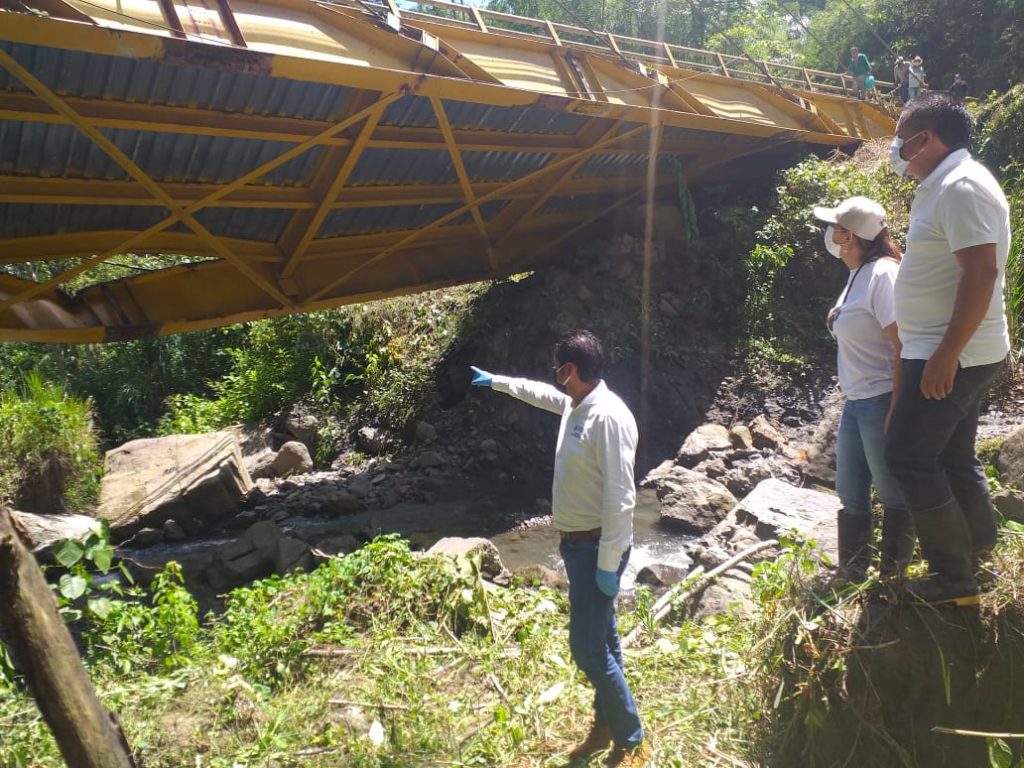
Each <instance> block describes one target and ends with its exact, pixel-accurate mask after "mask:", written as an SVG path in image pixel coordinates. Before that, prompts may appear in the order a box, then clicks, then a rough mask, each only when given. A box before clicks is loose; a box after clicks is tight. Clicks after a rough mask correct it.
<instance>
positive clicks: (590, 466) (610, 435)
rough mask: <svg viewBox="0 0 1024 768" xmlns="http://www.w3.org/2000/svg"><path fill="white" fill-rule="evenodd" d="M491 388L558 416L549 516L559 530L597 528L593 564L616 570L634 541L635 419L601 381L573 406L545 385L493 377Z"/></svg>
mask: <svg viewBox="0 0 1024 768" xmlns="http://www.w3.org/2000/svg"><path fill="white" fill-rule="evenodd" d="M491 388H492V389H494V390H496V391H498V392H505V393H507V394H510V395H512V396H513V397H515V398H518V399H519V400H522V401H524V402H527V403H529V404H530V405H534V406H536V407H538V408H543V409H544V410H546V411H551V412H552V413H557V414H558V415H560V416H561V417H562V424H561V426H560V427H559V429H558V443H557V447H556V448H555V477H554V481H553V483H552V489H551V519H552V521H553V522H554V524H555V528H557V529H558V530H560V531H589V530H592V529H594V528H600V529H601V541H600V542H599V544H598V548H597V567H598V568H600V569H601V570H603V571H617V570H618V568H619V562H620V561H621V560H622V553H623V552H625V551H626V550H627V549H628V548H629V547H630V545H632V543H633V508H634V507H635V506H636V486H635V485H634V482H633V463H634V461H635V460H636V442H637V429H636V420H635V419H634V418H633V414H632V413H631V412H630V410H629V407H628V406H627V405H626V404H625V403H624V402H622V400H621V398H619V396H618V395H616V394H615V393H614V392H612V391H611V390H610V389H608V387H607V386H605V383H604V382H603V381H602V382H600V383H599V384H598V385H597V387H595V388H594V390H593V391H592V392H591V393H590V394H589V395H587V396H586V397H585V398H583V400H582V401H581V402H580V404H579V405H577V406H576V407H575V408H573V407H572V399H571V398H570V397H569V396H568V395H566V394H565V393H563V392H560V391H559V390H557V389H555V388H554V387H553V386H551V385H550V384H544V383H543V382H539V381H531V380H530V379H514V378H511V377H508V376H495V377H494V378H493V380H492V382H491Z"/></svg>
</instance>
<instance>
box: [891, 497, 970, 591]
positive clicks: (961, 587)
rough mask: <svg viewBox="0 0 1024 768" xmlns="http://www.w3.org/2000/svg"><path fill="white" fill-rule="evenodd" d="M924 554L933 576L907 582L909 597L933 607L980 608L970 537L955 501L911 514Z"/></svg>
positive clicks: (965, 521) (965, 522) (962, 515)
mask: <svg viewBox="0 0 1024 768" xmlns="http://www.w3.org/2000/svg"><path fill="white" fill-rule="evenodd" d="M911 514H912V516H913V519H914V527H915V528H916V529H917V538H918V540H920V542H921V554H923V555H924V557H925V559H926V560H927V561H928V567H929V569H930V570H931V573H930V574H929V575H928V576H927V577H925V578H923V579H915V580H914V581H911V582H908V584H907V592H908V594H909V595H910V596H911V597H912V598H914V599H916V600H918V601H919V602H922V603H928V604H930V605H960V606H965V605H977V604H978V602H979V598H978V583H977V582H976V581H975V579H974V574H973V570H972V563H971V534H970V529H969V528H968V526H967V520H965V519H964V514H963V512H962V511H961V510H960V505H959V504H958V503H957V501H956V499H950V500H949V501H947V502H946V503H945V504H943V505H942V506H939V507H935V508H934V509H927V510H922V511H914V512H912V513H911Z"/></svg>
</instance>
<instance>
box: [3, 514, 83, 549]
mask: <svg viewBox="0 0 1024 768" xmlns="http://www.w3.org/2000/svg"><path fill="white" fill-rule="evenodd" d="M11 517H12V518H13V519H14V524H15V526H16V527H17V529H18V532H19V533H20V534H21V537H22V539H23V541H24V542H25V545H26V546H27V547H28V548H29V549H31V550H32V553H33V554H34V555H35V556H36V557H37V558H42V557H44V556H49V554H50V553H51V552H52V551H53V548H54V545H56V544H57V542H59V541H62V540H64V539H75V540H76V541H85V539H86V538H88V536H89V534H90V533H92V532H93V531H98V530H99V529H100V523H99V521H98V520H97V519H96V518H94V517H89V516H88V515H36V514H32V513H31V512H20V511H18V510H16V509H12V510H11Z"/></svg>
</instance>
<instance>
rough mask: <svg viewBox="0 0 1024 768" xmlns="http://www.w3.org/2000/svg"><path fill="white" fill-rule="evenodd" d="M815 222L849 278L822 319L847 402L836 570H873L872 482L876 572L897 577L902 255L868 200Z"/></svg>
mask: <svg viewBox="0 0 1024 768" xmlns="http://www.w3.org/2000/svg"><path fill="white" fill-rule="evenodd" d="M814 215H815V217H816V218H818V219H820V220H821V221H824V222H827V223H828V224H829V226H828V228H827V229H826V230H825V248H826V249H827V250H828V252H829V253H831V254H832V255H833V256H835V257H836V258H837V259H841V260H842V262H843V263H844V264H845V265H846V267H847V268H848V269H849V271H850V275H849V278H848V279H847V281H846V287H845V288H844V289H843V292H842V293H841V294H839V298H838V299H837V301H836V303H835V306H834V307H832V309H831V310H830V311H829V313H828V319H827V324H828V328H829V331H830V332H831V333H832V335H833V336H834V337H835V339H836V342H837V343H838V347H839V349H838V368H839V387H840V389H841V390H842V391H843V394H844V395H845V396H846V403H845V405H844V407H843V415H842V419H841V421H840V423H839V435H838V437H837V440H836V447H837V453H836V492H837V493H838V494H839V499H840V501H841V502H842V504H843V508H842V509H841V510H840V511H839V520H838V528H839V566H840V569H841V573H842V575H843V576H844V577H846V578H849V579H851V580H855V581H860V580H862V579H863V578H864V575H865V573H866V571H867V567H868V565H870V563H871V541H872V539H871V527H872V515H871V485H872V483H873V484H874V486H875V488H876V489H877V491H878V497H879V499H880V500H881V502H882V505H883V507H884V508H885V515H884V517H883V519H882V545H881V562H880V570H881V572H882V575H884V576H898V575H900V574H902V572H903V570H904V569H905V568H906V566H907V564H908V563H909V562H910V557H911V555H912V554H913V550H914V531H913V525H912V523H911V519H910V514H909V512H907V509H906V507H905V506H904V504H903V497H902V495H901V494H900V491H899V487H898V486H897V484H896V482H895V480H894V479H893V477H892V475H891V474H890V473H889V468H888V466H887V465H886V463H885V426H886V424H887V422H888V418H889V413H890V411H891V407H892V399H893V392H894V391H898V383H899V373H900V369H899V364H900V363H899V360H900V357H899V350H900V342H899V336H898V334H897V332H896V312H895V307H894V302H893V286H894V284H895V282H896V273H897V271H898V270H899V262H900V258H901V254H900V251H899V248H897V246H896V244H895V243H894V242H893V240H892V236H891V235H890V234H889V227H888V225H887V224H886V220H885V209H884V208H882V206H881V205H879V204H878V203H876V202H875V201H874V200H870V199H868V198H866V197H851V198H849V199H848V200H844V201H843V202H842V203H840V204H839V205H838V206H836V207H835V208H824V207H818V208H815V209H814ZM894 384H895V386H894Z"/></svg>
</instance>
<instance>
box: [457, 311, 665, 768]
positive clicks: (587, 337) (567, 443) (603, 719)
mask: <svg viewBox="0 0 1024 768" xmlns="http://www.w3.org/2000/svg"><path fill="white" fill-rule="evenodd" d="M554 358H555V365H554V377H555V383H556V384H557V385H558V387H559V388H560V389H556V388H555V387H553V386H551V385H550V384H544V383H542V382H539V381H531V380H530V379H518V378H511V377H508V376H493V375H492V374H490V373H487V372H486V371H483V370H481V369H479V368H473V373H474V376H473V381H472V383H473V385H475V386H478V387H491V388H492V389H495V390H497V391H499V392H505V393H506V394H509V395H512V396H513V397H515V398H518V399H519V400H522V401H524V402H527V403H529V404H530V405H533V406H536V407H537V408H543V409H544V410H546V411H551V412H552V413H555V414H558V415H559V416H560V417H561V419H562V423H561V427H560V428H559V430H558V443H557V445H556V448H555V472H554V482H553V487H552V497H551V517H552V520H553V522H554V525H555V528H557V529H558V532H559V535H560V537H561V543H560V545H559V552H560V553H561V555H562V560H563V561H564V563H565V571H566V575H567V576H568V577H569V648H570V650H571V651H572V657H573V660H574V661H575V662H576V665H577V666H578V667H579V668H580V669H581V670H582V671H583V673H584V674H585V675H586V676H587V679H588V680H589V681H590V683H591V684H592V685H593V686H594V689H595V696H594V724H593V726H592V728H591V731H590V734H589V735H588V736H587V738H586V739H585V740H584V741H583V743H581V744H580V745H579V746H578V747H576V748H575V749H574V750H573V751H572V752H571V753H570V755H569V758H570V761H572V762H585V761H586V760H588V759H589V758H590V757H591V756H593V755H595V754H597V753H598V752H600V751H602V750H605V749H607V748H608V747H609V746H612V747H613V749H612V752H611V755H610V757H609V758H608V760H607V762H606V763H605V764H606V765H608V766H621V767H622V768H626V767H627V766H644V765H647V762H648V760H649V750H648V749H647V745H646V743H644V740H643V739H644V731H643V728H642V726H641V725H640V716H639V715H638V713H637V709H636V703H635V702H634V701H633V694H632V692H631V691H630V688H629V683H628V682H627V681H626V677H625V675H624V674H623V662H622V649H621V647H620V646H619V634H618V629H617V627H616V622H615V596H616V594H618V591H619V578H620V577H621V576H622V572H623V571H624V570H625V568H626V563H627V562H628V561H629V551H630V547H631V546H632V544H633V507H634V505H635V502H636V487H635V485H634V482H633V463H634V460H635V458H636V443H637V429H636V421H635V420H634V419H633V414H632V413H630V411H629V408H628V407H627V406H626V404H625V403H624V402H622V400H621V399H620V398H619V396H618V395H616V394H615V393H613V392H612V391H611V390H610V389H608V387H607V386H606V385H605V383H604V381H602V380H601V369H602V367H603V365H604V351H603V350H602V347H601V342H600V341H599V340H598V339H597V337H596V336H594V334H592V333H591V332H590V331H582V330H581V331H572V332H570V333H568V334H566V335H565V336H563V337H562V338H561V339H559V341H558V343H557V344H556V345H555V354H554ZM561 390H564V392H563V391H561Z"/></svg>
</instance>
